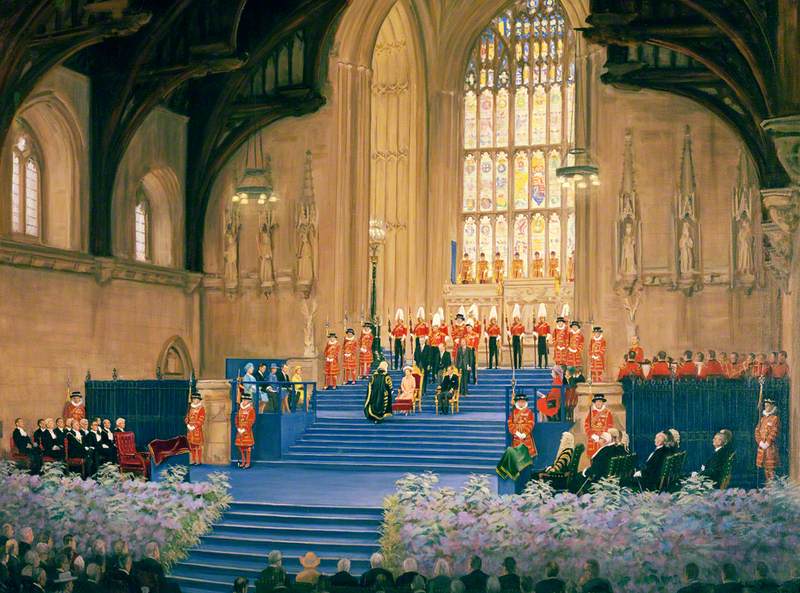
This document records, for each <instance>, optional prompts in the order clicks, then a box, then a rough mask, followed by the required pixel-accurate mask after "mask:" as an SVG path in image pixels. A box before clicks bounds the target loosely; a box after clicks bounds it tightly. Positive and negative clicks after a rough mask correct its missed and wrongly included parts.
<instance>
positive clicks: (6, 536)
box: [0, 523, 14, 549]
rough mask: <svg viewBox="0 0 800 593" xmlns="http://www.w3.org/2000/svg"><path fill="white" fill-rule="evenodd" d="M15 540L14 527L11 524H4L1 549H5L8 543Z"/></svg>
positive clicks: (0, 533) (0, 538) (0, 536)
mask: <svg viewBox="0 0 800 593" xmlns="http://www.w3.org/2000/svg"><path fill="white" fill-rule="evenodd" d="M13 538H14V526H13V525H12V524H11V523H3V527H2V528H0V548H3V549H5V547H6V542H7V541H8V540H10V539H13Z"/></svg>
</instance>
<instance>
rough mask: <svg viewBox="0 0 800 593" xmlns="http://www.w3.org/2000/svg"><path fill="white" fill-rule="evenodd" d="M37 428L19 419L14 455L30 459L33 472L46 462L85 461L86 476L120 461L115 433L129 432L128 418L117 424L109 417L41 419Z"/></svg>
mask: <svg viewBox="0 0 800 593" xmlns="http://www.w3.org/2000/svg"><path fill="white" fill-rule="evenodd" d="M36 425H37V427H36V429H35V430H34V431H33V433H32V434H28V432H27V430H26V428H25V420H24V419H23V418H16V419H15V420H14V430H13V432H12V435H11V436H12V441H13V444H14V449H15V451H12V454H14V455H15V456H17V457H19V458H20V459H21V458H27V461H28V466H29V469H30V471H31V473H39V471H40V470H41V467H42V464H43V463H45V462H57V461H58V462H64V461H67V460H82V462H83V467H84V470H83V473H84V475H93V474H94V473H95V471H96V470H97V468H98V467H100V466H101V465H102V464H104V463H115V462H116V461H117V447H116V444H115V440H114V434H115V433H119V432H126V430H125V419H124V418H117V419H116V421H115V422H114V427H113V428H112V426H111V420H110V419H108V418H104V419H101V418H93V419H91V420H89V419H88V418H86V417H85V416H82V417H79V418H75V417H72V416H67V417H59V418H56V419H55V420H54V419H53V418H40V419H38V420H37V421H36Z"/></svg>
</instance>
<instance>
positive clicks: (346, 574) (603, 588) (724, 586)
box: [233, 551, 800, 593]
mask: <svg viewBox="0 0 800 593" xmlns="http://www.w3.org/2000/svg"><path fill="white" fill-rule="evenodd" d="M299 560H300V566H301V568H302V570H300V571H299V572H298V573H297V574H296V575H295V576H294V577H292V576H290V575H289V574H288V572H287V570H286V569H285V568H284V566H283V559H282V555H281V553H280V552H278V551H272V552H270V553H269V555H268V557H267V567H266V568H265V569H264V570H263V571H261V573H260V575H259V576H258V578H257V580H256V582H255V583H254V585H255V589H256V593H285V592H288V591H290V590H292V589H294V590H302V591H314V592H318V593H336V592H343V593H344V592H347V593H350V592H353V593H358V592H376V593H378V592H382V593H611V592H613V591H614V587H613V586H612V584H611V582H610V581H609V580H608V579H607V578H604V576H603V574H602V571H601V567H600V564H599V562H598V561H597V560H595V559H592V558H589V559H587V560H585V562H584V564H583V567H582V570H581V574H580V575H579V576H578V577H577V578H575V579H570V578H567V577H565V576H564V575H563V573H562V571H561V567H560V566H559V564H558V562H557V561H555V560H550V561H548V562H547V563H546V564H545V566H544V570H543V571H542V573H541V574H537V575H522V574H520V571H519V570H518V569H517V562H516V560H515V559H514V558H513V557H507V558H505V559H504V560H503V563H502V568H501V570H500V574H497V575H490V574H488V573H486V572H484V571H483V562H482V560H481V558H480V557H479V556H472V557H471V558H470V559H469V561H468V562H467V564H466V566H465V568H466V572H465V573H464V574H463V575H462V576H455V570H454V567H453V565H452V564H451V563H450V562H449V561H448V560H446V559H444V558H439V559H438V560H436V562H435V564H434V566H433V571H432V572H431V573H430V574H428V575H423V574H421V573H420V571H419V566H418V563H417V560H416V559H415V558H412V557H409V558H406V559H405V560H404V561H403V564H402V570H401V571H398V573H397V574H396V576H395V574H393V573H392V572H391V571H389V570H387V569H386V568H385V567H384V558H383V555H382V554H380V553H378V552H376V553H374V554H373V555H372V557H371V558H370V568H369V569H368V570H367V571H366V572H364V573H363V574H361V575H354V574H352V573H351V570H350V568H351V561H350V559H348V558H342V559H341V560H339V562H338V564H337V572H336V573H335V574H333V575H323V574H321V573H320V571H319V570H318V567H319V564H320V560H319V557H318V556H317V555H316V554H314V553H313V552H308V553H306V554H305V555H304V556H302V557H301V558H300V559H299ZM701 577H706V578H705V579H703V578H701ZM798 577H800V573H796V574H795V575H794V578H792V579H790V580H788V581H786V582H784V583H779V582H778V581H777V580H775V579H774V578H772V577H771V576H770V570H769V567H768V566H767V565H766V564H765V563H763V562H759V563H757V564H756V565H755V566H754V567H753V572H752V575H747V576H746V575H745V574H740V571H739V570H738V569H737V568H736V566H735V565H733V564H730V563H725V564H722V565H721V566H720V567H719V569H718V570H717V571H710V572H709V573H708V574H707V575H702V574H701V571H700V569H699V567H698V565H697V564H695V563H694V562H690V563H688V564H687V565H686V567H685V570H684V574H683V578H682V581H683V582H682V583H681V585H679V586H677V587H675V591H676V592H677V593H797V592H800V578H798ZM252 585H253V583H251V582H250V581H249V579H247V578H245V577H237V578H236V579H235V581H234V583H233V591H234V593H246V592H247V591H248V590H250V589H249V587H251V586H252ZM617 591H623V590H622V589H617Z"/></svg>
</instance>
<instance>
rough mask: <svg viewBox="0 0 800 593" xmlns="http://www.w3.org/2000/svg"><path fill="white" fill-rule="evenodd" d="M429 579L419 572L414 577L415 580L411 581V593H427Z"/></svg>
mask: <svg viewBox="0 0 800 593" xmlns="http://www.w3.org/2000/svg"><path fill="white" fill-rule="evenodd" d="M427 585H428V583H427V581H426V580H425V577H424V576H422V575H421V574H418V575H417V576H415V577H414V580H413V581H411V593H425V592H426V591H427Z"/></svg>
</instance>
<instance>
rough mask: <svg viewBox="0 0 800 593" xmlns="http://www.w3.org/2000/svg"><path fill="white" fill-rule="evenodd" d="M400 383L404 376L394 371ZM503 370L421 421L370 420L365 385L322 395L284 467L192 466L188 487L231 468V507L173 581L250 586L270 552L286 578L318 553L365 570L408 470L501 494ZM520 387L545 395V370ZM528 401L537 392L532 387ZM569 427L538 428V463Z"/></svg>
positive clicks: (214, 592)
mask: <svg viewBox="0 0 800 593" xmlns="http://www.w3.org/2000/svg"><path fill="white" fill-rule="evenodd" d="M392 375H393V377H394V378H395V381H396V383H397V384H398V385H399V380H400V376H399V375H400V373H399V372H394V371H393V372H392ZM510 382H511V371H510V370H508V369H499V370H484V371H481V372H480V373H479V378H478V384H477V385H471V386H470V393H469V395H467V396H464V397H463V398H462V400H461V412H460V413H459V414H454V415H447V416H439V415H435V414H434V410H433V407H434V406H433V395H432V393H429V394H428V395H427V396H426V397H425V398H424V399H423V411H422V413H418V414H413V415H410V416H393V417H392V418H390V419H388V420H387V421H386V422H384V423H382V424H380V425H373V424H370V423H368V422H367V421H366V420H365V419H364V416H363V412H362V409H363V405H364V398H365V393H366V384H365V382H363V381H360V382H359V383H358V384H356V385H353V386H344V387H342V388H340V389H337V390H336V391H321V392H319V393H320V395H319V399H318V415H317V416H318V417H317V419H316V421H315V422H314V423H313V424H312V425H311V426H309V427H308V429H306V431H305V432H304V433H303V434H302V436H301V437H300V438H299V439H298V440H297V441H296V442H295V443H294V444H293V445H292V446H291V447H290V448H289V452H288V453H287V454H285V455H284V456H283V458H282V459H280V460H277V461H256V462H255V464H254V466H253V468H251V469H249V470H241V469H238V468H236V467H234V466H231V467H229V468H220V467H214V466H201V467H195V468H192V479H193V480H195V481H202V480H204V479H205V477H206V476H207V475H208V473H209V472H214V471H224V472H226V473H228V475H229V476H230V480H231V487H232V495H233V498H234V500H235V502H234V504H233V505H232V506H231V508H230V509H229V510H228V511H227V512H226V513H225V514H224V516H223V517H222V519H221V520H220V521H219V522H217V524H215V525H214V528H213V530H212V531H211V533H209V534H208V535H206V536H204V537H203V538H202V541H201V542H200V545H198V546H197V547H196V548H194V549H192V550H190V553H189V556H188V558H187V559H186V560H184V561H183V562H181V563H179V564H178V565H176V566H175V567H174V568H173V571H172V574H173V577H174V578H176V579H177V580H178V581H179V583H180V586H181V589H182V590H183V591H185V592H186V593H222V592H226V591H230V590H231V584H232V582H233V579H234V578H235V577H237V576H240V575H241V576H246V577H248V578H249V579H250V582H251V588H252V586H253V584H254V582H255V579H256V578H257V576H258V573H259V572H260V571H261V570H262V569H263V568H264V567H265V566H266V556H267V554H268V553H269V551H270V550H273V549H275V550H280V551H281V552H282V553H283V555H284V566H285V567H286V568H287V570H288V571H289V572H290V573H291V574H295V573H296V572H297V571H298V570H300V565H299V562H298V558H299V557H300V556H302V555H303V554H304V553H305V552H307V551H314V552H316V553H317V554H318V555H319V556H320V558H321V560H322V563H321V566H320V569H319V570H320V571H321V572H322V573H324V574H333V573H334V572H336V562H337V561H338V560H339V558H342V557H347V558H350V559H351V561H352V572H353V573H354V574H361V573H362V572H364V571H365V570H367V568H368V564H369V556H370V554H372V553H373V552H375V551H377V550H378V549H379V545H378V539H379V534H378V528H379V527H380V524H381V519H382V510H381V506H382V503H383V499H384V497H385V496H387V495H388V494H391V493H392V492H394V490H395V483H396V481H397V480H398V479H399V478H400V477H402V476H403V475H404V474H406V473H408V472H421V471H425V470H431V471H434V472H436V473H437V474H438V476H439V485H440V486H448V487H451V488H456V489H459V488H461V486H462V485H463V484H464V482H465V481H466V480H467V479H468V477H469V475H470V474H472V473H480V474H485V475H489V476H490V484H491V487H492V489H493V490H494V491H495V492H496V489H497V479H496V475H495V471H494V468H495V465H496V464H497V461H498V460H499V459H500V456H501V455H502V453H503V451H504V450H505V446H506V445H505V443H506V431H507V428H506V426H505V388H506V386H507V385H509V384H510ZM517 382H518V384H525V385H535V386H536V388H541V389H543V390H546V389H549V384H550V379H549V371H547V370H531V369H528V370H525V371H522V372H519V373H517ZM527 391H528V393H530V392H531V389H528V390H527ZM567 428H568V425H567V424H566V423H555V422H553V423H546V424H537V425H536V428H535V432H534V438H535V440H536V443H537V447H538V449H539V456H538V457H537V459H536V463H535V467H537V468H541V467H544V466H545V465H547V464H549V463H551V462H552V459H553V457H554V456H555V452H556V449H557V447H558V439H559V437H560V433H561V431H562V430H565V429H567Z"/></svg>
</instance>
